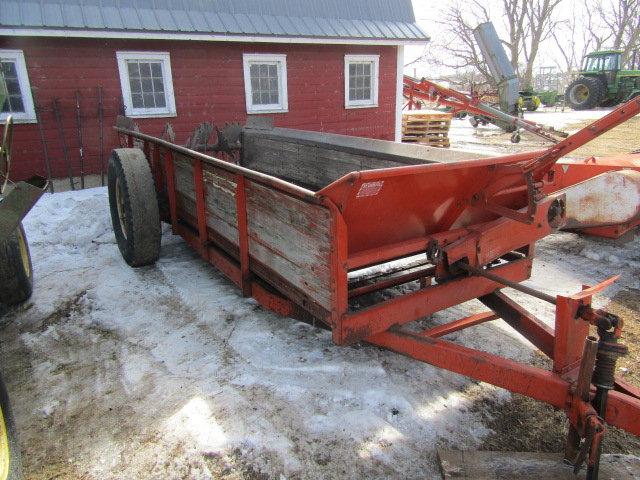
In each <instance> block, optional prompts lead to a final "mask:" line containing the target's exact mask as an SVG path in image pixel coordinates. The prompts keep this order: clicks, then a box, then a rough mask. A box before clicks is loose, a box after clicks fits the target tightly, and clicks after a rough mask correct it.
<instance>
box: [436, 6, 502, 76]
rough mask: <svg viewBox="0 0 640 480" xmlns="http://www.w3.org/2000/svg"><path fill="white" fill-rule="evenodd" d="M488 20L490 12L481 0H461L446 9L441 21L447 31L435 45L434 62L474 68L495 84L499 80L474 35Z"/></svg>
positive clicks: (445, 65)
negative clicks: (474, 30)
mask: <svg viewBox="0 0 640 480" xmlns="http://www.w3.org/2000/svg"><path fill="white" fill-rule="evenodd" d="M487 21H489V12H488V10H487V9H486V7H485V6H484V5H483V3H482V2H480V1H478V0H472V1H471V2H465V3H464V4H463V3H461V2H460V1H457V2H454V3H452V4H451V5H450V6H449V7H447V8H445V9H444V10H443V11H442V12H441V18H440V20H439V22H438V23H440V24H441V25H442V26H443V29H444V34H443V35H441V37H440V38H441V39H440V40H439V41H436V42H435V43H434V44H433V47H434V48H433V50H432V52H433V53H432V63H435V64H437V65H438V66H441V67H445V68H448V69H455V70H468V69H469V68H474V69H476V70H478V71H479V72H480V74H481V75H482V77H483V78H484V81H485V82H488V83H490V84H492V85H494V86H495V83H496V82H495V81H494V80H493V78H492V77H491V73H490V72H489V68H488V66H487V64H486V62H485V61H484V59H483V58H482V53H481V52H480V48H479V47H478V45H477V44H476V40H475V37H474V36H473V29H474V28H475V27H476V26H477V25H478V24H479V23H482V22H487Z"/></svg>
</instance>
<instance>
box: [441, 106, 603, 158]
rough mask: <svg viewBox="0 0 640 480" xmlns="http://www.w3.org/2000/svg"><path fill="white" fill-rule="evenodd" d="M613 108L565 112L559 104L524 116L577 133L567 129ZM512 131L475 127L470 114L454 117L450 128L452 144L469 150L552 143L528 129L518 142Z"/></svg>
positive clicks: (516, 148) (490, 152)
mask: <svg viewBox="0 0 640 480" xmlns="http://www.w3.org/2000/svg"><path fill="white" fill-rule="evenodd" d="M609 112H610V109H598V110H583V111H575V110H571V109H566V110H565V111H564V112H563V111H561V110H560V109H556V108H543V109H541V110H539V111H535V112H525V114H524V118H525V120H530V121H532V122H536V123H540V124H542V125H546V126H548V127H553V128H555V129H556V130H563V129H564V130H565V131H567V133H574V132H575V129H568V130H567V129H566V127H567V126H571V125H575V124H579V123H581V122H585V121H590V120H597V119H598V118H601V117H603V116H604V115H606V114H607V113H609ZM510 137H511V134H509V133H505V132H503V131H502V130H501V129H500V128H499V127H497V126H495V125H492V124H488V125H479V126H478V128H473V127H472V126H471V124H470V123H469V117H466V118H454V119H453V120H452V122H451V128H450V130H449V139H450V141H451V146H452V147H453V148H455V149H459V150H466V151H471V152H476V153H482V154H487V155H495V154H507V153H512V152H514V151H524V150H532V149H534V148H546V147H548V146H549V143H548V142H546V141H545V140H542V139H540V138H539V137H536V136H534V135H532V134H530V133H528V132H526V131H523V133H522V141H521V142H520V143H519V144H516V145H514V144H511V143H510Z"/></svg>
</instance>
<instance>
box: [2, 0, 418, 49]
mask: <svg viewBox="0 0 640 480" xmlns="http://www.w3.org/2000/svg"><path fill="white" fill-rule="evenodd" d="M0 34H5V35H48V36H51V35H53V36H62V35H63V34H64V35H65V36H75V37H83V36H91V37H96V36H98V37H144V38H172V37H173V38H184V39H194V40H197V39H217V38H215V37H220V38H219V39H222V40H234V39H237V40H241V39H242V40H247V37H251V40H253V41H260V40H262V41H273V40H274V38H275V39H281V41H283V40H284V39H290V40H292V41H296V39H298V41H301V40H302V39H307V40H309V39H317V40H323V39H324V40H329V41H332V42H334V43H340V42H342V41H354V40H355V41H359V42H363V43H367V42H372V43H373V42H378V43H408V42H425V41H427V40H428V39H429V37H428V36H427V34H426V33H425V32H424V31H423V30H422V29H421V28H420V27H419V26H418V25H417V24H416V23H415V17H414V15H413V8H412V5H411V0H174V1H172V0H2V8H0Z"/></svg>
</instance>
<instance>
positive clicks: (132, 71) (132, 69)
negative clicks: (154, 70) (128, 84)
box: [127, 62, 140, 78]
mask: <svg viewBox="0 0 640 480" xmlns="http://www.w3.org/2000/svg"><path fill="white" fill-rule="evenodd" d="M127 68H128V69H129V78H131V77H134V78H135V77H139V76H140V69H139V68H138V62H127Z"/></svg>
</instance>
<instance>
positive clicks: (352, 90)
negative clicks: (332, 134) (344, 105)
mask: <svg viewBox="0 0 640 480" xmlns="http://www.w3.org/2000/svg"><path fill="white" fill-rule="evenodd" d="M355 99H356V89H355V88H350V89H349V100H355Z"/></svg>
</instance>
